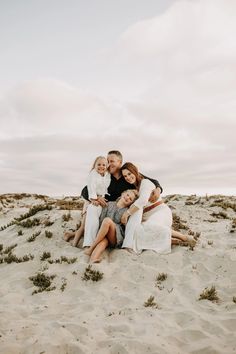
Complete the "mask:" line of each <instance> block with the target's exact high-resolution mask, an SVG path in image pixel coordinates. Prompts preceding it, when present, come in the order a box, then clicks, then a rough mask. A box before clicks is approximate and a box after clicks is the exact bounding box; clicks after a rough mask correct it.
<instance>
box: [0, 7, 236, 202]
mask: <svg viewBox="0 0 236 354" xmlns="http://www.w3.org/2000/svg"><path fill="white" fill-rule="evenodd" d="M235 18H236V1H235V0H148V1H146V0H119V1H115V0H99V1H98V0H87V1H82V0H67V1H66V0H41V1H37V0H22V1H17V0H9V1H3V0H0V53H1V55H0V127H1V129H0V194H2V193H21V192H27V193H40V194H47V195H51V196H55V195H57V196H61V195H80V191H81V189H82V187H83V186H84V185H86V181H87V175H88V173H89V170H90V169H91V167H92V164H93V161H94V160H95V158H96V157H97V156H98V155H105V156H106V154H107V152H108V151H109V150H114V149H115V150H120V151H121V152H122V154H123V156H124V162H125V161H131V162H133V163H134V164H136V165H137V166H138V168H139V170H140V171H141V172H142V173H144V174H145V175H147V176H150V177H152V178H156V179H157V180H158V181H159V182H160V184H161V185H162V187H163V190H164V191H163V194H164V195H168V194H172V193H180V194H198V195H205V194H206V193H207V194H230V195H236V163H235V161H236V139H235V135H236V134H235V132H236V41H235V38H236V21H235Z"/></svg>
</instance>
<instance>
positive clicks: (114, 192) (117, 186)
mask: <svg viewBox="0 0 236 354" xmlns="http://www.w3.org/2000/svg"><path fill="white" fill-rule="evenodd" d="M142 176H143V177H144V178H147V179H149V180H150V181H151V182H153V183H154V184H155V186H156V188H157V187H159V188H160V189H161V193H162V187H161V186H160V184H159V182H158V181H157V180H155V179H152V178H149V177H146V176H144V175H142ZM127 189H135V186H134V184H130V183H128V182H126V180H125V179H124V177H123V176H121V177H120V178H119V179H116V178H115V177H114V176H113V175H111V183H110V185H109V187H108V189H107V191H108V194H106V195H105V198H106V199H107V200H108V201H109V202H113V201H115V200H116V199H117V198H119V197H120V196H121V193H122V192H124V191H126V190H127ZM81 196H82V197H83V198H84V199H86V200H88V199H89V198H88V188H87V186H85V187H84V188H83V189H82V192H81Z"/></svg>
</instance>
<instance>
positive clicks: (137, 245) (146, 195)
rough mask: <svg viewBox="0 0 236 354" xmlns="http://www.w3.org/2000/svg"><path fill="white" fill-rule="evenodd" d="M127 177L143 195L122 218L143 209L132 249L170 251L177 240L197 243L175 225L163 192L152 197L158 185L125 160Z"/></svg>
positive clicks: (124, 219) (124, 172) (124, 169)
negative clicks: (172, 227)
mask: <svg viewBox="0 0 236 354" xmlns="http://www.w3.org/2000/svg"><path fill="white" fill-rule="evenodd" d="M121 171H122V174H123V176H124V178H125V180H126V181H127V182H129V183H131V184H134V185H135V187H136V188H137V190H138V191H139V198H138V199H137V200H136V201H135V202H134V203H133V204H132V206H131V207H130V208H129V209H128V210H127V211H126V212H125V213H124V214H123V217H122V222H123V223H124V224H126V223H127V221H128V218H129V217H130V216H131V215H133V214H134V213H136V212H137V211H138V210H140V209H142V210H143V217H142V223H141V224H139V225H137V227H136V229H135V231H134V234H133V235H132V236H129V237H133V240H132V245H133V247H132V249H133V251H135V252H136V253H141V252H142V250H145V249H149V250H153V251H156V252H158V253H163V254H166V253H170V252H171V244H172V243H176V240H181V241H184V242H188V243H189V245H191V246H194V245H195V243H196V241H195V239H194V238H193V237H192V236H189V235H183V234H181V233H180V232H177V231H174V230H172V229H171V226H172V212H171V210H170V208H169V207H168V206H167V205H166V204H165V203H164V202H163V200H162V198H161V196H160V197H159V198H158V200H156V201H154V200H152V191H153V190H154V189H155V185H154V184H153V183H152V182H151V181H150V180H149V179H146V178H143V176H142V175H141V174H140V173H139V171H138V169H137V167H136V166H135V165H133V164H132V163H131V162H127V163H125V164H124V165H123V166H122V168H121Z"/></svg>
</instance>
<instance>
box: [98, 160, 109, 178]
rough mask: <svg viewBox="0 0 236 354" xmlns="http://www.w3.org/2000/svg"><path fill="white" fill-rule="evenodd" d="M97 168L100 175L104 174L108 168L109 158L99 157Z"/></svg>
mask: <svg viewBox="0 0 236 354" xmlns="http://www.w3.org/2000/svg"><path fill="white" fill-rule="evenodd" d="M95 170H96V171H97V173H99V174H100V175H104V173H105V172H106V170H107V160H106V159H102V158H100V159H98V160H97V162H96V165H95Z"/></svg>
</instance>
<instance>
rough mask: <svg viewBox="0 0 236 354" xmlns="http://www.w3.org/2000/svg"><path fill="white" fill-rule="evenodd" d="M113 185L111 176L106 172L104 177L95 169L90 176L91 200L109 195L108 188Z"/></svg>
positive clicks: (89, 193) (89, 192) (88, 182)
mask: <svg viewBox="0 0 236 354" xmlns="http://www.w3.org/2000/svg"><path fill="white" fill-rule="evenodd" d="M110 183H111V175H110V173H109V172H106V173H105V175H104V176H101V175H100V174H99V173H98V172H97V171H96V170H95V169H93V170H92V171H91V172H90V173H89V175H88V181H87V186H88V195H89V199H97V197H98V196H100V197H104V196H105V194H107V188H108V187H109V184H110Z"/></svg>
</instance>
